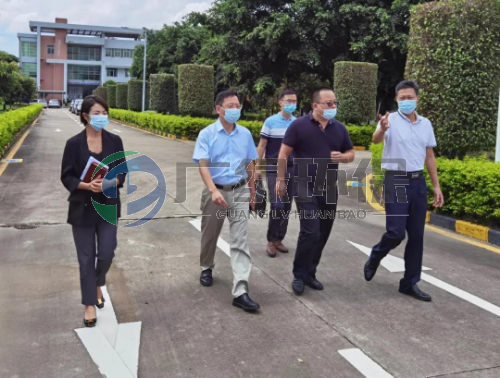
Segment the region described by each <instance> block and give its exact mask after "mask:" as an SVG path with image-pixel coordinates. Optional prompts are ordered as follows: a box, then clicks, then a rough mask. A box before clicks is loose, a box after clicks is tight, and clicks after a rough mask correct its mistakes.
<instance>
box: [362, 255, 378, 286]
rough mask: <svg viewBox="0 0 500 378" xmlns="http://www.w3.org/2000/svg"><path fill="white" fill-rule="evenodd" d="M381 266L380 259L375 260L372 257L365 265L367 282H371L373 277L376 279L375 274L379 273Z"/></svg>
mask: <svg viewBox="0 0 500 378" xmlns="http://www.w3.org/2000/svg"><path fill="white" fill-rule="evenodd" d="M379 265H380V260H379V259H374V258H372V257H370V258H369V259H368V261H367V262H366V264H365V269H364V270H365V280H367V281H371V280H372V278H373V277H375V273H377V268H378V266H379Z"/></svg>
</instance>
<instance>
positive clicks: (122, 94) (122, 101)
mask: <svg viewBox="0 0 500 378" xmlns="http://www.w3.org/2000/svg"><path fill="white" fill-rule="evenodd" d="M116 107H117V108H118V109H128V85H127V84H118V85H117V86H116Z"/></svg>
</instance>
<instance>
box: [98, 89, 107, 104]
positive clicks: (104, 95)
mask: <svg viewBox="0 0 500 378" xmlns="http://www.w3.org/2000/svg"><path fill="white" fill-rule="evenodd" d="M95 94H96V96H99V97H101V98H103V99H104V101H106V102H108V88H106V87H97V89H96V90H95Z"/></svg>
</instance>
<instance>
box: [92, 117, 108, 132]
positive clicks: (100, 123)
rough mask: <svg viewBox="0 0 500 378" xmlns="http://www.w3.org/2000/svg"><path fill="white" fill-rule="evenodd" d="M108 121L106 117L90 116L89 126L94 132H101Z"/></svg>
mask: <svg viewBox="0 0 500 378" xmlns="http://www.w3.org/2000/svg"><path fill="white" fill-rule="evenodd" d="M108 123H109V119H108V116H107V115H91V116H90V122H89V124H90V126H92V128H93V129H94V130H95V131H101V130H102V129H104V128H105V127H106V126H108Z"/></svg>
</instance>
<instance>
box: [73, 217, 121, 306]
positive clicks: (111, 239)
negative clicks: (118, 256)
mask: <svg viewBox="0 0 500 378" xmlns="http://www.w3.org/2000/svg"><path fill="white" fill-rule="evenodd" d="M116 232H117V227H116V226H115V225H113V224H111V223H108V222H106V221H102V222H98V223H97V224H96V225H95V226H91V227H79V226H73V239H74V240H75V245H76V253H77V255H78V264H79V265H80V289H81V291H82V304H83V305H86V306H93V305H94V306H95V305H97V286H104V285H105V284H106V273H107V272H108V270H109V268H110V267H111V262H112V261H113V257H114V256H115V249H116V244H117V240H116ZM96 235H97V248H96ZM96 258H97V264H96Z"/></svg>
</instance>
